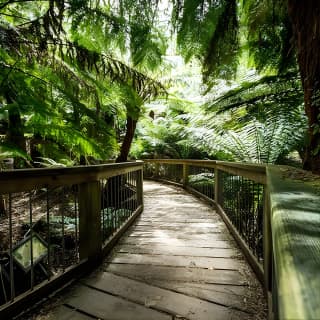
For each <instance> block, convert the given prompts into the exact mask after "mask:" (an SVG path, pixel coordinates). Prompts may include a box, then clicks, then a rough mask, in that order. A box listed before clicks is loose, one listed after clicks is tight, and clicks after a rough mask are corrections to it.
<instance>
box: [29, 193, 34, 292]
mask: <svg viewBox="0 0 320 320" xmlns="http://www.w3.org/2000/svg"><path fill="white" fill-rule="evenodd" d="M29 223H30V267H31V269H30V282H31V284H30V289H31V290H33V287H34V265H33V221H32V195H31V192H29Z"/></svg>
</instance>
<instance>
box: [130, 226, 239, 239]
mask: <svg viewBox="0 0 320 320" xmlns="http://www.w3.org/2000/svg"><path fill="white" fill-rule="evenodd" d="M161 236H163V237H165V238H173V239H174V238H176V239H185V240H205V239H208V238H210V239H211V240H225V241H226V240H230V241H232V240H233V239H232V237H231V236H230V235H229V234H226V233H223V232H221V231H219V230H212V231H211V232H208V233H206V232H202V231H199V232H197V231H196V230H194V229H193V230H190V231H189V230H188V233H186V232H185V230H184V229H182V230H179V229H178V230H176V231H175V230H163V229H156V228H152V229H151V230H150V229H148V231H143V229H142V228H136V229H135V230H134V231H133V232H130V233H129V234H128V237H147V238H153V237H161Z"/></svg>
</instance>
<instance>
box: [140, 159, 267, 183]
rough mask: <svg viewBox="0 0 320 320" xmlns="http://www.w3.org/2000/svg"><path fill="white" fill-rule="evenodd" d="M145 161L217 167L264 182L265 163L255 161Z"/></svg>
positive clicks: (149, 160) (149, 161) (146, 160)
mask: <svg viewBox="0 0 320 320" xmlns="http://www.w3.org/2000/svg"><path fill="white" fill-rule="evenodd" d="M143 161H144V162H146V163H157V164H171V165H173V164H177V165H188V166H195V167H204V168H217V169H219V170H221V171H224V172H228V173H231V174H234V175H239V176H243V177H245V178H248V179H250V180H252V181H255V182H257V183H262V184H266V165H265V164H255V163H239V162H227V161H217V160H192V159H145V160H143Z"/></svg>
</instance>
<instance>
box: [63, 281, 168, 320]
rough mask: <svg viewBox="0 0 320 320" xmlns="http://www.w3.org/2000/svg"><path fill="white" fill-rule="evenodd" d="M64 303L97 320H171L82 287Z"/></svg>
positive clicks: (139, 306) (159, 313) (128, 302)
mask: <svg viewBox="0 0 320 320" xmlns="http://www.w3.org/2000/svg"><path fill="white" fill-rule="evenodd" d="M65 303H66V304H67V305H68V306H71V307H73V308H76V309H78V310H81V311H83V312H86V313H88V314H90V315H92V316H94V317H96V318H99V319H112V320H123V319H132V320H171V319H172V317H171V316H170V315H167V314H164V313H161V312H158V311H156V310H152V309H150V308H148V307H145V306H142V305H140V304H136V303H133V302H131V301H127V300H125V299H122V298H119V297H115V296H113V295H110V294H107V293H104V292H101V291H98V290H95V289H92V288H88V287H87V286H83V285H78V286H77V287H76V288H75V289H74V291H73V293H71V294H70V295H69V297H68V298H67V299H66V300H65Z"/></svg>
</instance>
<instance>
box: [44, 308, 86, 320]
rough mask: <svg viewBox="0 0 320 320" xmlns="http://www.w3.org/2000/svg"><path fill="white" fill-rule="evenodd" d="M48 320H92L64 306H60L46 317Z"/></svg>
mask: <svg viewBox="0 0 320 320" xmlns="http://www.w3.org/2000/svg"><path fill="white" fill-rule="evenodd" d="M45 319H47V320H57V319H58V320H92V317H89V316H87V315H85V314H83V313H80V312H79V311H77V310H75V309H71V308H68V307H66V306H64V305H61V306H59V307H58V308H57V309H54V310H52V311H49V313H48V314H47V315H46V316H45Z"/></svg>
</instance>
